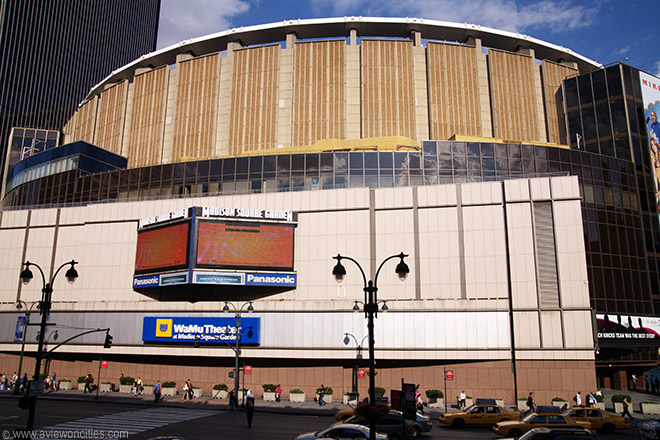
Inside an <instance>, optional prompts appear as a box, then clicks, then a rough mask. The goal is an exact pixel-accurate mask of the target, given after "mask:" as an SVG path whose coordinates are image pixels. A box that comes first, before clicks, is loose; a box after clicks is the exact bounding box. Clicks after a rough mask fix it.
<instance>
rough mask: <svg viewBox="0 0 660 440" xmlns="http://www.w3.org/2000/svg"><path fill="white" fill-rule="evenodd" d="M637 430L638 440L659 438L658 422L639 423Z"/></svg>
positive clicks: (659, 428) (659, 425) (659, 424)
mask: <svg viewBox="0 0 660 440" xmlns="http://www.w3.org/2000/svg"><path fill="white" fill-rule="evenodd" d="M637 429H639V438H640V439H642V440H658V439H659V438H660V422H658V421H656V420H649V421H648V422H643V423H640V424H639V425H638V426H637Z"/></svg>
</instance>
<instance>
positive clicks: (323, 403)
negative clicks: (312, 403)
mask: <svg viewBox="0 0 660 440" xmlns="http://www.w3.org/2000/svg"><path fill="white" fill-rule="evenodd" d="M316 393H317V394H318V395H319V406H323V405H325V401H324V400H323V397H324V396H325V387H324V386H323V384H321V387H320V388H319V389H318V390H317V391H316Z"/></svg>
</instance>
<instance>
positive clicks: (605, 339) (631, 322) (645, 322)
mask: <svg viewBox="0 0 660 440" xmlns="http://www.w3.org/2000/svg"><path fill="white" fill-rule="evenodd" d="M596 320H597V321H598V342H599V343H601V344H603V343H605V344H607V343H616V345H619V344H625V345H630V344H633V345H635V344H643V345H660V318H655V317H648V316H629V315H612V316H609V315H600V314H598V315H596Z"/></svg>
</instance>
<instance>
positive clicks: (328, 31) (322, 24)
mask: <svg viewBox="0 0 660 440" xmlns="http://www.w3.org/2000/svg"><path fill="white" fill-rule="evenodd" d="M351 29H355V30H357V32H358V35H359V36H360V37H408V36H409V35H410V32H412V31H418V32H420V33H421V35H422V38H424V39H428V40H438V41H456V42H465V41H466V40H467V38H468V37H474V38H480V39H481V42H482V45H483V46H486V47H492V48H494V49H502V50H507V51H511V52H514V51H516V50H518V49H519V48H521V47H522V48H525V49H533V50H534V52H535V56H536V58H539V59H547V60H553V61H559V60H563V61H569V62H575V63H577V65H578V67H579V69H580V71H583V70H591V69H593V68H601V67H602V65H601V64H600V63H597V62H596V61H593V60H590V59H589V58H587V57H584V56H582V55H580V54H577V53H575V52H573V51H572V50H571V49H568V48H565V47H562V46H558V45H555V44H552V43H548V42H545V41H542V40H539V39H536V38H533V37H530V36H529V35H525V34H520V33H516V32H509V31H502V30H498V29H493V28H489V27H485V26H480V25H477V24H468V23H453V22H448V21H438V20H425V19H423V18H407V17H406V18H398V17H397V18H392V17H336V18H318V19H296V20H284V21H280V22H276V23H268V24H260V25H254V26H247V27H239V28H232V29H228V30H226V31H222V32H217V33H214V34H209V35H205V36H203V37H197V38H191V39H188V40H183V41H180V42H179V43H176V44H173V45H171V46H168V47H165V48H163V49H160V50H157V51H155V52H151V53H148V54H145V55H142V56H141V57H140V58H138V59H136V60H134V61H132V62H130V63H128V64H126V65H125V66H122V67H120V68H119V69H117V70H114V71H113V72H112V73H111V74H110V75H108V76H107V77H106V78H105V79H104V80H103V81H101V82H100V83H98V84H97V85H95V86H94V87H92V89H91V90H90V91H89V93H88V94H87V96H86V97H85V99H84V100H83V102H85V101H87V100H88V99H89V98H90V96H92V95H95V94H97V93H100V92H101V91H102V90H103V88H104V87H105V85H106V84H114V83H117V82H119V81H122V80H127V79H128V80H130V79H131V78H133V75H134V72H135V70H136V69H139V68H143V67H148V68H153V67H159V66H164V65H172V64H174V63H175V62H176V56H177V55H180V54H185V53H189V54H192V55H193V56H201V55H206V54H211V53H217V52H221V51H223V50H226V48H227V44H228V43H230V42H239V43H240V44H242V45H243V46H253V45H259V44H266V43H275V42H280V41H285V40H286V36H287V34H291V33H294V34H296V36H297V37H298V38H299V39H301V40H305V39H314V38H330V37H347V36H348V35H349V34H350V30H351Z"/></svg>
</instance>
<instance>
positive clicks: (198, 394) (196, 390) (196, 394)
mask: <svg viewBox="0 0 660 440" xmlns="http://www.w3.org/2000/svg"><path fill="white" fill-rule="evenodd" d="M193 396H194V397H202V389H201V388H193Z"/></svg>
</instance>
